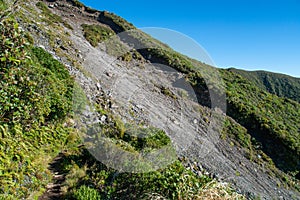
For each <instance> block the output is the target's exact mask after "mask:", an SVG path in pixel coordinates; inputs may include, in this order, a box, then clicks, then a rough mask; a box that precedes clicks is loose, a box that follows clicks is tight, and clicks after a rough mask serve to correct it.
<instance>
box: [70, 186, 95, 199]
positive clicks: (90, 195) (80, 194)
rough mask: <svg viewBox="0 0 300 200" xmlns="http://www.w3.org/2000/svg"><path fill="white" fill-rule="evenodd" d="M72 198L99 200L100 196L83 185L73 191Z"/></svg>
mask: <svg viewBox="0 0 300 200" xmlns="http://www.w3.org/2000/svg"><path fill="white" fill-rule="evenodd" d="M73 198H74V199H76V200H100V199H101V196H100V194H99V193H98V191H97V190H96V189H94V188H90V187H88V186H85V185H83V186H81V187H80V188H79V189H78V190H75V191H74V193H73Z"/></svg>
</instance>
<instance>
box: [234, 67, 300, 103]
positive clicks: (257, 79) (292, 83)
mask: <svg viewBox="0 0 300 200" xmlns="http://www.w3.org/2000/svg"><path fill="white" fill-rule="evenodd" d="M229 71H233V72H235V73H238V74H240V75H241V76H243V77H244V78H246V79H248V80H249V81H251V82H252V83H254V84H255V85H256V86H257V87H259V88H261V89H264V90H266V91H268V92H270V93H272V94H276V95H277V96H279V97H286V98H290V99H293V100H295V101H298V102H299V103H300V93H299V91H300V79H299V78H294V77H291V76H287V75H284V74H277V73H272V72H266V71H244V70H238V69H233V68H231V69H229Z"/></svg>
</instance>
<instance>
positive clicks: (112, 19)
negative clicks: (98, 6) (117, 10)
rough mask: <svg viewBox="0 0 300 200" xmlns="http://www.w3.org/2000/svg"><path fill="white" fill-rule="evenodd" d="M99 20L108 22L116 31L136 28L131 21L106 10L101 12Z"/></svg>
mask: <svg viewBox="0 0 300 200" xmlns="http://www.w3.org/2000/svg"><path fill="white" fill-rule="evenodd" d="M99 20H100V22H104V24H108V25H109V26H110V27H111V28H112V29H113V30H114V32H116V33H121V32H123V31H128V30H132V29H136V28H135V27H134V26H133V24H132V23H129V22H127V21H126V20H125V19H123V18H122V17H120V16H118V15H115V14H114V13H110V12H107V11H104V12H101V14H100V18H99Z"/></svg>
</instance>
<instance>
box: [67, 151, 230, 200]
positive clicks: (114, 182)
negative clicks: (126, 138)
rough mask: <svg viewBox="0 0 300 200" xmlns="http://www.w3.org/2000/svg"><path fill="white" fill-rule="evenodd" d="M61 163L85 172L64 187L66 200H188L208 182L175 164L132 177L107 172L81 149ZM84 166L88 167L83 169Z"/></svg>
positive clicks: (104, 167)
mask: <svg viewBox="0 0 300 200" xmlns="http://www.w3.org/2000/svg"><path fill="white" fill-rule="evenodd" d="M64 160H65V161H66V162H65V163H64V166H63V167H65V168H73V166H74V164H72V162H74V161H75V163H76V165H77V166H79V168H77V170H80V168H84V167H86V168H87V169H88V170H87V171H86V175H85V176H83V177H82V178H81V179H80V180H79V181H77V182H76V184H75V185H72V187H68V193H67V195H66V199H78V200H80V199H82V198H85V199H108V198H109V199H125V198H126V199H142V198H143V197H145V196H146V195H147V194H160V195H161V196H164V197H165V198H167V199H191V198H193V197H196V195H197V194H199V193H200V192H201V188H202V187H203V186H205V185H206V184H208V183H210V182H211V179H210V178H208V177H206V176H203V177H197V176H195V175H194V174H193V173H192V172H191V171H189V170H186V169H185V168H184V166H183V165H182V164H181V163H180V162H179V161H176V162H175V163H173V164H171V165H169V166H168V167H167V168H166V169H163V170H159V171H155V172H150V173H144V174H143V173H139V174H132V173H118V172H116V171H114V170H112V169H109V168H107V167H106V166H104V165H103V164H101V163H99V162H97V161H95V160H94V159H93V157H92V156H90V155H89V153H88V152H87V151H86V150H84V149H82V150H81V151H80V153H78V152H77V154H76V155H67V156H66V158H64ZM86 163H88V166H85V165H86ZM68 166H69V167H68ZM228 190H230V189H228ZM87 191H89V192H90V193H89V194H88V193H87ZM100 196H101V198H99V197H100Z"/></svg>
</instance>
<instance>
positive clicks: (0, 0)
mask: <svg viewBox="0 0 300 200" xmlns="http://www.w3.org/2000/svg"><path fill="white" fill-rule="evenodd" d="M5 9H6V4H5V2H4V0H0V12H2V11H4V10H5Z"/></svg>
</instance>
